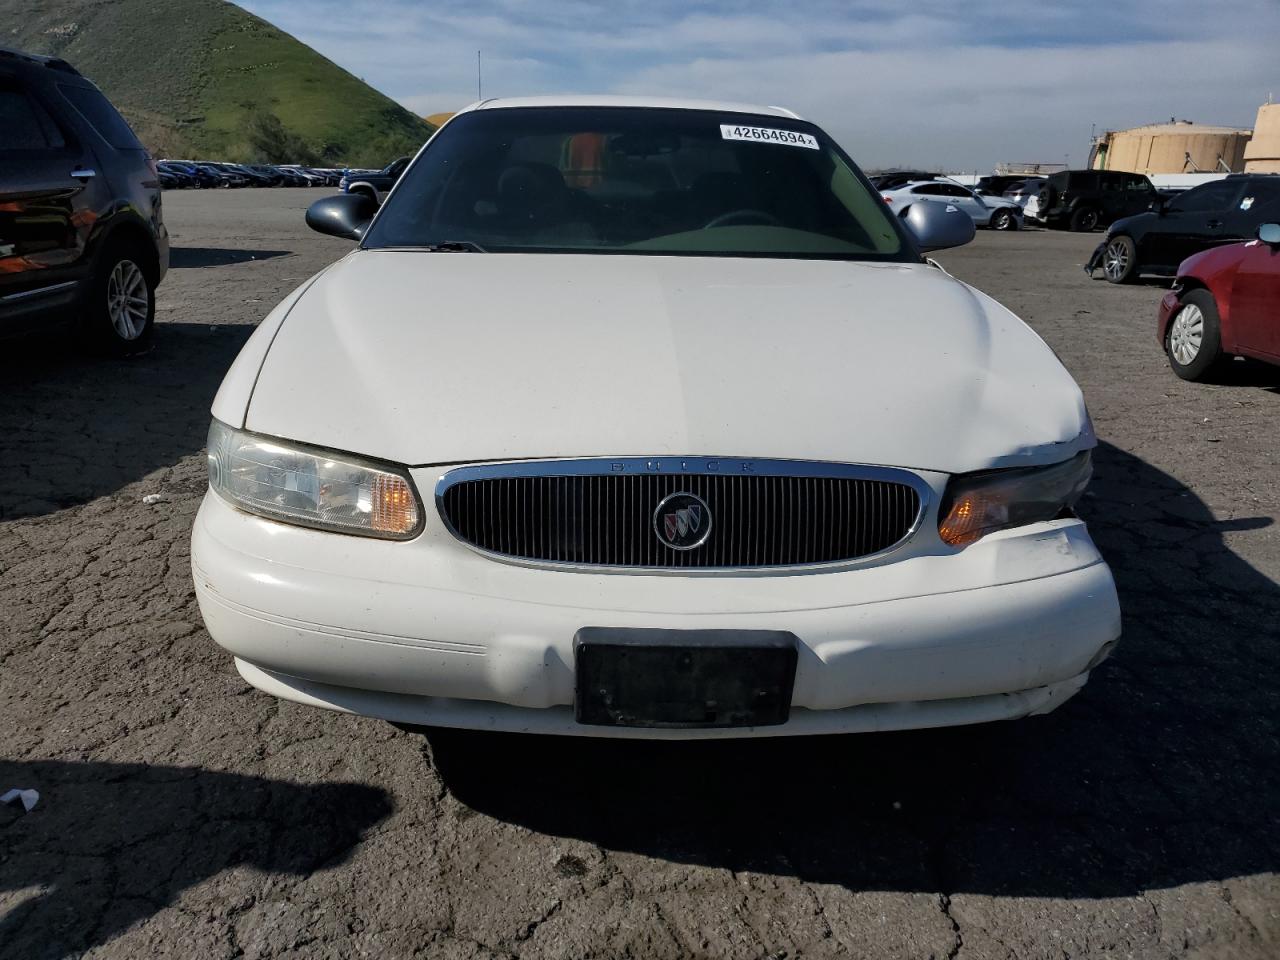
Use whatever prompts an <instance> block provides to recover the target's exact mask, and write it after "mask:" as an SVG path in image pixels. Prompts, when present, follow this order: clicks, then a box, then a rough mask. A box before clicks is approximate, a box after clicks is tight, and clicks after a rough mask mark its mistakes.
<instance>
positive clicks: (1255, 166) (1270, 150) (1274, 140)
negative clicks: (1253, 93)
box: [1244, 103, 1280, 173]
mask: <svg viewBox="0 0 1280 960" xmlns="http://www.w3.org/2000/svg"><path fill="white" fill-rule="evenodd" d="M1244 169H1245V172H1246V173H1280V103H1264V104H1263V105H1262V106H1260V107H1259V108H1258V120H1257V122H1256V123H1255V124H1254V127H1253V139H1252V140H1250V141H1249V144H1248V146H1246V147H1245V148H1244Z"/></svg>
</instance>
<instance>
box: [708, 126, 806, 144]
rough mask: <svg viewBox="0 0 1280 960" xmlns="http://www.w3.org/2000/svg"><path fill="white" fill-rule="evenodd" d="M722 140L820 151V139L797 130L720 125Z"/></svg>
mask: <svg viewBox="0 0 1280 960" xmlns="http://www.w3.org/2000/svg"><path fill="white" fill-rule="evenodd" d="M720 139H722V140H750V141H752V142H753V143H781V144H785V145H786V146H788V147H808V148H809V149H810V150H817V149H818V138H817V137H815V136H812V135H811V134H808V133H798V132H797V131H795V130H775V129H774V128H772V127H739V126H737V125H736V124H731V123H722V124H720Z"/></svg>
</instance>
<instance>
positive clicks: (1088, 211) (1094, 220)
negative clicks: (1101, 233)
mask: <svg viewBox="0 0 1280 960" xmlns="http://www.w3.org/2000/svg"><path fill="white" fill-rule="evenodd" d="M1098 220H1099V217H1098V211H1097V210H1095V209H1094V208H1093V207H1081V208H1080V209H1078V210H1077V211H1076V212H1075V213H1073V214H1071V229H1072V230H1074V231H1075V232H1076V233H1090V232H1092V231H1093V230H1096V229H1097V227H1098Z"/></svg>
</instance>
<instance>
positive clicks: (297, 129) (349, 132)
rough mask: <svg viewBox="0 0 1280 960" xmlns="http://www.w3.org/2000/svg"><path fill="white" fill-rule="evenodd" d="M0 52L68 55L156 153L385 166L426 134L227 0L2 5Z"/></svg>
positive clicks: (41, 0)
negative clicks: (13, 51) (4, 48)
mask: <svg viewBox="0 0 1280 960" xmlns="http://www.w3.org/2000/svg"><path fill="white" fill-rule="evenodd" d="M0 46H2V47H10V48H16V49H18V50H25V51H28V52H30V53H41V54H49V55H54V56H59V57H63V58H64V59H66V60H68V61H69V62H70V63H71V64H73V65H74V66H75V67H76V69H78V70H79V71H80V72H81V73H83V74H84V75H85V76H87V77H89V78H90V79H91V80H93V81H94V82H95V83H96V84H97V85H98V86H99V87H101V88H102V90H103V92H104V93H106V94H107V96H108V97H110V98H111V100H112V101H113V102H114V103H115V104H116V106H117V107H119V108H120V111H121V112H122V113H123V114H124V115H125V117H126V118H127V119H128V120H129V122H130V124H132V126H133V128H134V130H135V131H137V133H138V135H139V137H141V138H142V141H143V142H144V143H145V144H146V145H147V146H148V147H149V148H151V150H152V152H153V153H154V154H155V155H156V156H162V157H163V156H170V157H192V156H199V157H202V158H209V159H215V160H239V161H254V160H258V161H277V162H287V161H290V160H296V161H300V162H315V163H324V164H326V165H351V166H381V165H382V164H384V163H386V162H387V161H388V160H390V159H392V158H394V157H396V156H400V155H402V154H405V153H410V152H412V151H414V150H416V149H417V148H418V147H419V146H421V145H422V143H423V141H425V140H426V138H427V137H428V136H430V134H431V131H432V127H431V126H430V125H429V124H427V123H426V122H425V121H423V120H422V119H421V118H419V117H417V116H415V115H414V114H412V113H410V112H409V111H408V110H406V109H404V108H403V107H401V106H400V105H399V104H397V103H396V102H395V101H393V100H391V99H390V98H389V97H386V96H383V95H382V94H381V93H379V92H378V91H377V90H374V89H373V88H372V87H370V86H369V85H368V84H366V83H364V82H363V81H361V80H359V79H358V78H356V77H354V76H352V75H351V74H350V73H348V72H347V71H345V70H343V69H342V68H341V67H339V66H338V65H337V64H335V63H333V62H332V61H330V60H327V59H325V58H324V57H322V56H321V55H320V54H318V53H316V52H315V51H314V50H312V49H311V48H310V47H308V46H306V45H305V44H303V43H300V42H299V41H297V40H295V39H294V38H293V37H291V36H290V35H289V34H287V33H285V32H283V31H282V30H278V29H277V28H275V27H273V26H272V25H271V24H269V23H267V22H266V21H265V20H262V19H260V18H259V17H255V16H254V15H253V14H251V13H249V12H247V11H245V10H242V9H240V8H239V7H237V6H235V5H234V4H232V3H227V2H224V0H0ZM273 118H274V119H273ZM277 120H278V121H279V122H278V123H277V122H276V121H277ZM271 154H277V155H274V156H273V155H271Z"/></svg>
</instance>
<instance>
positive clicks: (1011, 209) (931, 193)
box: [880, 180, 1022, 230]
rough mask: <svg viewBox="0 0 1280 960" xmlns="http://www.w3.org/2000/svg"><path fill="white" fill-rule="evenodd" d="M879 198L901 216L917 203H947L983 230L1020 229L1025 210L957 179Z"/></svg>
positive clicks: (921, 184) (884, 192)
mask: <svg viewBox="0 0 1280 960" xmlns="http://www.w3.org/2000/svg"><path fill="white" fill-rule="evenodd" d="M880 197H881V199H882V200H884V202H885V203H887V204H888V205H889V208H890V209H891V210H893V212H894V213H896V214H897V215H898V216H900V217H901V216H905V215H906V213H907V211H908V210H910V209H911V206H912V205H913V204H916V203H926V202H927V203H947V204H951V205H952V206H956V207H959V208H960V209H961V210H963V211H964V212H965V213H967V214H969V216H971V217H972V218H973V222H974V223H975V224H976V225H977V226H980V227H990V228H991V229H992V230H1017V229H1018V227H1019V226H1021V225H1022V208H1021V207H1020V206H1018V204H1016V203H1014V202H1013V201H1012V200H1006V199H1005V198H1004V197H980V196H978V195H977V194H976V193H974V192H973V191H972V190H970V189H969V188H968V187H963V186H961V185H960V184H958V183H956V182H955V181H954V180H915V181H912V182H911V183H906V184H903V185H902V186H900V187H898V188H896V189H894V190H882V191H881V192H880Z"/></svg>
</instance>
